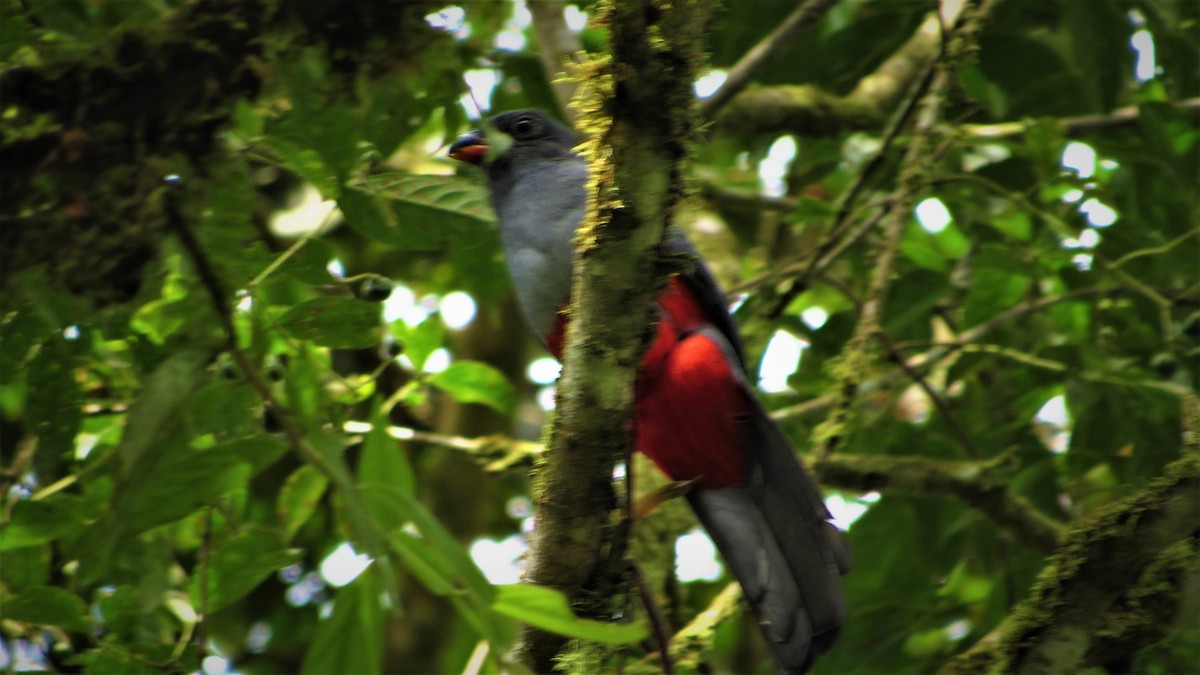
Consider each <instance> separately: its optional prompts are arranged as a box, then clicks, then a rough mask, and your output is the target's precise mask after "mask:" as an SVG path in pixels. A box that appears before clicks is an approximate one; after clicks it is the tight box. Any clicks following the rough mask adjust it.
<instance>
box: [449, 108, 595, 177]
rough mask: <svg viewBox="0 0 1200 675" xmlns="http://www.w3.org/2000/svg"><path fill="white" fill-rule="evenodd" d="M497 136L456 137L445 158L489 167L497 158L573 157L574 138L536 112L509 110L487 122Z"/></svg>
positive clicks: (467, 135)
mask: <svg viewBox="0 0 1200 675" xmlns="http://www.w3.org/2000/svg"><path fill="white" fill-rule="evenodd" d="M491 126H492V128H494V129H495V130H496V131H497V132H498V133H493V134H485V133H484V132H483V131H482V130H479V131H472V132H470V133H467V134H464V135H462V136H459V137H458V139H457V140H456V141H454V143H453V144H452V145H451V146H450V150H449V153H448V154H449V155H450V157H451V158H453V159H457V160H458V161H460V162H466V163H468V164H475V165H489V164H492V163H494V162H495V161H496V160H497V159H498V158H500V157H508V158H509V159H516V158H522V159H525V158H529V159H532V158H556V157H568V156H572V155H574V151H573V148H574V147H575V135H574V134H573V133H571V131H570V130H569V129H567V128H566V127H564V126H563V125H561V124H559V123H558V122H557V121H555V120H554V119H552V118H550V117H549V116H548V115H546V114H545V113H543V112H542V111H540V110H513V111H511V112H506V113H501V114H499V115H496V116H495V117H493V118H492V119H491Z"/></svg>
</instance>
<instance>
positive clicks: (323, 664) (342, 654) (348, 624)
mask: <svg viewBox="0 0 1200 675" xmlns="http://www.w3.org/2000/svg"><path fill="white" fill-rule="evenodd" d="M382 594H383V588H382V586H381V584H380V583H379V580H378V579H377V578H376V572H375V569H374V568H373V567H369V568H367V570H366V571H364V572H363V573H362V574H360V575H359V576H358V578H357V579H355V580H354V581H353V582H352V583H350V585H348V586H346V587H344V588H342V589H340V590H339V591H338V593H337V597H335V598H334V600H333V614H331V615H330V617H329V618H328V619H325V620H324V621H322V622H321V623H320V624H319V625H318V626H317V634H316V636H315V637H313V640H312V645H311V646H310V647H309V648H308V652H307V653H305V655H304V665H303V666H302V667H301V669H300V672H301V673H312V674H314V675H324V674H325V673H358V674H363V675H366V674H368V673H378V672H381V671H382V668H383V633H384V631H383V628H384V625H383V624H384V611H383V605H382V604H381V603H380V597H381V596H382Z"/></svg>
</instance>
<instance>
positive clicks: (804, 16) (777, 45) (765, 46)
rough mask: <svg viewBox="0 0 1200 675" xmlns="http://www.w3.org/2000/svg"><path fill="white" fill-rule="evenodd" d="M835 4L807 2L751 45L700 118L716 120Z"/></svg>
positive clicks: (704, 104) (705, 103) (703, 107)
mask: <svg viewBox="0 0 1200 675" xmlns="http://www.w3.org/2000/svg"><path fill="white" fill-rule="evenodd" d="M837 2H838V0H808V2H806V3H804V4H803V5H800V6H799V7H797V8H796V9H795V11H793V12H792V13H791V14H789V15H788V17H787V18H786V19H784V20H783V23H781V24H779V27H778V28H776V29H775V30H773V31H771V34H770V35H768V36H766V37H765V38H763V39H762V40H761V41H760V42H759V43H758V44H756V45H754V47H752V48H751V49H750V51H748V52H746V53H745V54H744V55H743V56H742V58H741V59H739V60H738V62H737V63H736V64H734V66H733V67H732V68H730V69H729V74H728V75H727V76H726V78H725V83H724V84H722V85H721V86H720V88H718V89H717V90H716V91H715V92H713V95H712V96H710V97H708V98H707V99H704V101H702V102H701V103H700V114H701V115H702V116H703V117H704V118H705V119H708V120H712V119H716V116H717V112H719V111H720V110H721V108H722V107H724V105H725V104H726V103H728V102H729V101H730V100H732V99H733V97H734V96H736V95H737V94H738V93H739V92H741V91H742V90H743V89H745V88H746V86H747V85H748V84H750V81H751V80H753V79H754V78H755V77H756V76H757V75H758V74H759V73H761V72H762V69H763V68H764V67H765V66H766V65H767V64H768V63H770V62H771V59H773V58H775V57H776V56H777V55H778V54H779V52H781V51H783V49H784V48H785V47H787V46H788V45H790V44H792V43H793V42H795V41H796V39H797V38H799V37H800V36H801V35H803V34H804V32H805V31H806V30H808V29H809V28H810V27H812V26H813V25H815V24H816V23H817V22H818V21H820V20H821V18H822V17H824V16H825V13H826V12H828V11H829V10H830V9H831V8H832V7H833V6H834V5H836V4H837Z"/></svg>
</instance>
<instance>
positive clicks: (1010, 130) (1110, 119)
mask: <svg viewBox="0 0 1200 675" xmlns="http://www.w3.org/2000/svg"><path fill="white" fill-rule="evenodd" d="M1172 105H1173V107H1175V108H1176V109H1179V110H1182V111H1185V112H1190V113H1200V97H1197V98H1188V99H1184V100H1182V101H1175V102H1174V103H1173V104H1172ZM1140 113H1141V111H1140V109H1139V108H1138V106H1136V105H1131V106H1126V107H1124V108H1117V109H1116V110H1113V111H1111V112H1109V113H1105V114H1102V115H1080V116H1078V117H1061V118H1059V119H1058V120H1057V122H1056V123H1057V124H1058V126H1059V128H1061V129H1062V130H1063V132H1065V133H1066V135H1067V137H1069V138H1073V137H1077V136H1084V135H1087V134H1090V133H1094V132H1097V131H1108V130H1110V129H1116V128H1119V127H1124V126H1129V125H1132V124H1134V123H1136V122H1137V121H1138V117H1139V115H1140ZM1029 126H1030V123H1028V122H1000V123H998V124H964V125H962V127H960V129H961V131H962V132H964V133H966V134H967V135H968V136H973V137H975V138H981V139H996V140H1000V139H1011V138H1017V137H1019V136H1022V135H1024V134H1025V132H1026V131H1027V130H1028V129H1029Z"/></svg>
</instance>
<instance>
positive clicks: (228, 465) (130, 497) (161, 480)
mask: <svg viewBox="0 0 1200 675" xmlns="http://www.w3.org/2000/svg"><path fill="white" fill-rule="evenodd" d="M250 474H251V469H250V466H249V465H248V464H246V463H245V462H242V461H239V458H238V457H237V455H236V453H232V452H229V451H227V450H223V449H217V448H213V449H209V450H201V451H197V452H194V453H193V454H190V455H188V456H185V457H182V458H178V459H175V461H169V462H166V463H163V464H160V466H159V469H158V471H157V472H156V474H155V477H154V480H151V481H146V482H140V483H132V484H130V485H128V486H126V488H125V490H124V491H122V492H120V493H119V494H118V495H117V498H116V500H115V504H114V508H113V523H114V525H115V527H116V528H117V531H118V532H119V533H120V534H121V535H123V536H130V535H134V534H138V533H141V532H145V531H146V530H149V529H150V528H152V527H156V526H158V525H163V524H166V523H170V522H173V521H175V520H179V519H180V518H183V517H184V516H186V515H188V514H190V513H192V512H193V511H195V510H196V509H198V508H200V507H201V506H204V505H206V504H211V503H213V502H215V501H216V500H217V499H219V498H220V497H221V496H222V495H224V494H226V493H228V492H231V491H233V490H235V489H237V488H239V487H243V486H244V485H245V484H246V481H247V480H249V478H250Z"/></svg>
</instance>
